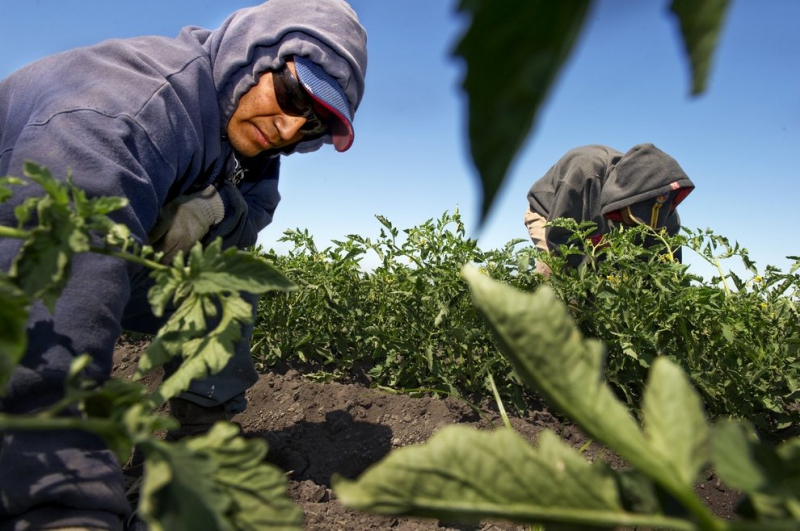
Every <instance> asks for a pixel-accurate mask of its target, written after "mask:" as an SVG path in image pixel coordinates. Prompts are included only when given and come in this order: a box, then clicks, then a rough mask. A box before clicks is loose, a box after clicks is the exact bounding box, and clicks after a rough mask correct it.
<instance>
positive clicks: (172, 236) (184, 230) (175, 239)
mask: <svg viewBox="0 0 800 531" xmlns="http://www.w3.org/2000/svg"><path fill="white" fill-rule="evenodd" d="M224 217H225V205H224V203H223V202H222V198H221V197H220V195H219V193H218V192H217V190H216V188H214V187H213V186H208V187H207V188H205V189H204V190H203V191H202V192H198V193H196V194H191V195H182V196H180V197H178V198H177V199H175V200H174V201H172V202H170V203H167V204H166V205H164V207H163V208H162V209H161V211H160V212H159V213H158V219H157V220H156V224H155V226H154V227H153V230H151V231H150V234H149V235H148V238H147V239H148V243H149V244H150V245H152V246H153V248H154V249H155V250H156V251H161V252H163V253H164V256H163V257H162V258H161V262H162V263H164V264H170V263H172V260H173V259H174V258H175V255H176V254H178V251H183V252H184V254H186V253H187V252H188V251H189V249H191V248H192V246H193V245H194V244H195V243H196V242H198V241H200V240H201V239H202V238H203V236H205V235H206V233H208V230H209V229H210V228H211V227H212V226H213V225H216V224H217V223H219V222H220V221H222V220H223V218H224Z"/></svg>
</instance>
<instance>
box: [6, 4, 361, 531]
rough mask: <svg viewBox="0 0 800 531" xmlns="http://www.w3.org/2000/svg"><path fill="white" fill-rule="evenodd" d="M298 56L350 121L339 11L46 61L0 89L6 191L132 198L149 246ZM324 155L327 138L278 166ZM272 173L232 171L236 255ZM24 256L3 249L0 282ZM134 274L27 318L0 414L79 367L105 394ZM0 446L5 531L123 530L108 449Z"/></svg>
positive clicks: (99, 271)
mask: <svg viewBox="0 0 800 531" xmlns="http://www.w3.org/2000/svg"><path fill="white" fill-rule="evenodd" d="M295 55H299V56H305V57H308V58H309V59H310V60H312V61H313V62H315V63H317V64H318V65H320V66H321V67H322V68H323V69H324V70H325V71H326V72H327V73H328V74H329V75H331V76H332V77H333V78H334V79H336V80H337V81H338V82H339V84H340V86H341V88H342V90H343V91H344V93H345V95H346V97H347V101H348V104H349V107H350V108H349V110H350V113H351V116H354V115H355V112H356V110H357V109H358V106H359V104H360V102H361V98H362V96H363V93H364V77H365V74H366V67H367V55H366V33H365V31H364V29H363V27H362V26H361V25H360V23H359V21H358V18H357V16H356V14H355V12H354V11H353V10H352V9H351V7H350V6H349V5H348V4H347V3H345V2H344V1H343V0H303V1H302V2H298V1H297V0H269V1H267V2H265V3H263V4H261V5H258V6H255V7H251V8H246V9H242V10H239V11H237V12H235V13H234V14H232V15H231V16H230V17H229V18H228V19H227V20H225V22H224V23H223V24H222V25H221V26H220V27H219V28H218V29H216V30H213V31H212V30H207V29H203V28H199V27H186V28H184V29H183V30H182V31H181V32H180V33H179V35H178V36H177V37H175V38H166V37H156V36H149V37H140V38H133V39H123V40H109V41H105V42H102V43H99V44H97V45H94V46H89V47H84V48H78V49H74V50H70V51H66V52H63V53H59V54H56V55H52V56H49V57H47V58H44V59H42V60H40V61H37V62H35V63H32V64H30V65H28V66H26V67H24V68H22V69H20V70H19V71H17V72H15V73H13V74H12V75H10V76H9V77H8V78H6V79H5V80H2V81H0V176H3V175H15V176H22V166H23V163H24V162H25V161H29V160H30V161H33V162H35V163H37V164H40V165H43V166H46V167H47V168H49V170H50V172H51V173H52V174H53V176H55V177H56V178H59V179H65V178H66V177H67V174H68V173H70V172H71V174H72V176H73V179H74V182H75V183H76V184H77V185H78V186H79V187H81V188H82V189H83V190H85V191H86V193H87V194H88V195H89V196H90V197H97V196H121V197H125V198H127V199H128V200H129V205H128V206H127V207H126V208H124V209H122V210H120V211H118V212H115V213H114V214H113V215H112V217H113V218H114V220H115V221H117V222H121V223H124V224H125V225H127V226H128V227H129V228H130V230H131V232H132V234H133V236H134V237H135V238H136V239H137V240H138V241H139V242H140V243H146V242H147V234H148V232H149V231H150V229H151V228H152V227H153V225H154V224H155V222H156V218H157V215H158V212H159V210H160V209H161V208H162V207H163V206H164V204H165V203H167V202H169V201H170V200H171V199H174V198H175V197H177V196H178V195H181V194H184V193H187V192H191V191H192V190H194V189H196V188H198V187H200V186H203V185H204V184H205V183H207V182H209V179H211V178H212V173H213V172H214V168H215V164H217V163H218V162H221V161H220V160H219V159H220V158H221V154H222V153H223V150H224V147H225V142H226V140H225V139H224V134H225V130H226V125H227V123H228V121H229V120H230V118H231V116H232V114H233V112H234V110H235V109H236V106H237V103H238V101H239V98H240V97H241V96H242V95H243V94H245V93H246V92H247V91H248V90H249V89H250V87H252V86H254V85H255V84H256V83H257V82H258V77H259V75H260V73H262V72H264V71H266V70H269V69H277V68H280V67H281V66H282V65H283V64H284V63H285V61H286V60H287V59H290V58H291V57H292V56H295ZM323 143H331V139H330V137H323V138H318V139H314V140H310V141H305V142H300V143H299V144H297V145H295V146H294V148H293V149H290V150H288V151H285V152H286V153H290V152H294V151H297V152H309V151H314V150H316V149H319V148H320V147H321V145H322V144H323ZM279 160H280V159H279V156H278V154H275V153H262V154H261V155H258V156H256V157H253V158H252V159H245V160H242V163H243V165H244V166H245V167H246V168H247V169H248V172H247V175H248V177H247V178H246V179H245V180H244V181H243V182H241V183H240V184H239V188H240V191H241V193H242V195H243V197H244V199H245V200H246V202H247V205H248V216H247V220H246V226H245V227H244V230H242V231H240V232H239V233H238V235H239V239H238V241H237V242H234V243H235V244H236V245H238V246H240V247H244V246H249V245H253V244H254V243H255V242H256V237H257V235H258V232H259V231H260V230H261V229H263V228H264V227H265V226H266V225H267V224H269V223H270V222H271V221H272V216H273V214H274V212H275V209H276V207H277V205H278V201H279V200H280V195H279V193H278V169H279ZM37 195H41V190H38V189H37V187H36V186H32V185H31V186H25V187H19V188H15V196H14V198H13V199H12V200H9V201H6V202H5V203H2V204H0V223H2V224H3V225H5V226H15V225H16V220H15V218H14V213H13V209H14V206H16V205H17V204H19V203H20V202H21V201H23V200H24V199H25V198H26V197H30V196H37ZM19 245H20V243H19V242H18V241H16V240H4V239H0V268H2V270H4V271H7V270H8V269H9V267H10V264H11V261H12V260H13V258H14V257H15V256H16V254H17V252H18V250H19ZM135 273H136V268H135V267H133V266H131V265H130V264H128V263H126V262H124V261H122V260H120V259H116V258H111V257H105V256H100V255H94V254H91V253H89V254H85V255H78V256H76V257H75V260H74V263H73V269H72V272H71V276H70V281H69V283H68V285H67V287H66V289H65V290H64V292H63V294H62V296H61V298H60V299H59V301H58V303H57V304H56V308H55V312H54V313H53V314H52V315H51V314H50V313H49V312H48V311H47V310H46V309H45V308H44V307H43V306H42V305H41V304H36V305H34V307H33V308H32V309H31V316H30V322H29V328H28V331H29V333H28V336H29V347H28V350H27V352H26V354H25V357H24V359H23V360H22V363H21V365H20V367H18V369H17V370H16V371H15V372H14V374H13V375H12V379H11V383H10V385H9V388H8V394H7V395H6V396H4V397H0V411H4V412H10V413H24V412H31V411H35V410H37V409H39V408H42V407H45V406H47V405H49V404H52V403H53V402H55V401H56V400H57V399H58V398H59V397H60V396H62V394H63V382H64V377H65V375H66V370H67V368H68V367H69V364H70V362H71V361H72V359H74V357H75V356H77V355H80V354H83V353H89V354H90V355H91V356H92V359H93V362H92V364H91V365H90V366H89V367H88V369H87V372H88V376H90V377H92V378H94V379H95V380H97V381H98V382H102V381H104V380H106V379H107V378H109V376H110V373H111V368H112V358H113V350H114V345H115V341H116V339H117V338H118V337H119V334H120V333H121V322H122V317H123V311H124V310H125V307H126V303H127V301H128V299H129V297H130V295H131V285H130V282H131V278H132V277H133V275H134V274H135ZM0 441H2V442H0V493H2V495H0V530H6V529H17V528H19V529H23V528H25V529H28V528H37V526H42V525H44V524H47V525H52V524H53V523H54V522H55V523H62V524H64V525H66V526H78V525H82V526H92V527H98V528H102V529H120V523H119V521H120V518H121V517H124V515H125V514H126V513H127V512H128V511H129V510H130V509H129V507H128V504H127V501H126V499H125V496H124V491H123V485H122V477H121V472H120V468H119V464H118V463H116V460H115V458H114V456H113V455H112V454H111V453H110V452H109V451H108V450H107V449H106V448H105V446H104V444H103V443H102V441H100V440H99V439H97V438H96V437H94V436H91V435H89V434H84V433H76V432H58V433H53V432H49V433H28V432H15V433H11V432H7V433H3V434H2V439H0ZM45 478H46V479H45ZM26 526H27V527H26Z"/></svg>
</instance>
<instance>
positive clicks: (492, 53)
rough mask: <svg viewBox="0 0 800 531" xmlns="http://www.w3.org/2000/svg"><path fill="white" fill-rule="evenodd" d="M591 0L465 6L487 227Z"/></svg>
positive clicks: (485, 1) (465, 49) (472, 137)
mask: <svg viewBox="0 0 800 531" xmlns="http://www.w3.org/2000/svg"><path fill="white" fill-rule="evenodd" d="M589 4H590V2H589V0H572V1H569V2H551V1H548V0H512V1H507V2H504V3H503V4H502V5H500V4H498V3H497V2H493V1H491V0H462V1H461V4H460V6H459V10H460V11H461V12H462V13H469V14H470V15H471V17H472V22H471V24H470V26H469V28H468V29H467V31H466V33H465V34H464V36H463V38H462V39H461V42H460V43H459V44H458V46H457V48H456V50H455V55H458V56H461V57H463V58H464V60H465V61H466V64H467V73H466V77H465V78H464V82H463V87H464V90H465V92H466V94H467V97H468V98H469V112H468V117H469V141H470V151H471V153H472V159H473V161H474V163H475V166H476V167H477V169H478V172H479V173H480V178H481V184H482V187H483V204H482V207H481V217H480V219H479V221H482V220H483V218H484V217H485V216H486V214H487V212H488V211H489V208H490V206H491V205H492V202H493V200H494V198H495V196H496V194H497V192H498V190H499V189H500V186H501V184H502V183H503V181H504V179H505V175H506V171H507V170H508V167H509V165H510V164H511V161H512V159H513V158H514V156H515V155H516V153H517V151H518V150H519V149H520V147H521V146H522V144H523V142H524V140H525V138H526V137H527V135H528V133H529V132H530V130H531V128H532V127H533V124H534V122H535V119H536V115H537V112H538V110H539V108H540V106H541V104H542V102H543V101H544V99H545V97H546V96H547V94H548V92H549V89H550V87H551V85H552V84H553V80H554V79H555V78H556V75H557V74H558V72H559V70H560V69H561V66H562V64H563V63H564V61H565V60H566V58H567V56H568V55H569V52H570V50H571V49H572V46H573V45H574V44H575V41H576V40H577V37H578V34H579V31H580V29H581V27H582V26H583V21H584V18H585V16H586V12H587V11H588V8H589Z"/></svg>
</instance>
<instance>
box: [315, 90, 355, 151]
mask: <svg viewBox="0 0 800 531" xmlns="http://www.w3.org/2000/svg"><path fill="white" fill-rule="evenodd" d="M304 86H305V85H304ZM309 94H310V95H311V99H313V100H314V112H316V113H317V116H319V117H320V118H322V119H323V120H325V123H327V124H328V127H329V128H330V130H331V139H332V140H333V147H334V148H336V151H340V152H341V151H347V150H348V149H350V146H352V145H353V139H354V138H355V131H353V127H352V126H351V125H350V122H348V121H347V120H346V119H345V118H344V117H343V116H342V114H341V113H339V112H338V111H337V110H336V109H334V108H333V107H331V106H330V105H328V104H327V103H326V102H325V101H324V100H322V99H320V98H318V97H317V96H315V95H314V94H313V93H312V92H310V91H309Z"/></svg>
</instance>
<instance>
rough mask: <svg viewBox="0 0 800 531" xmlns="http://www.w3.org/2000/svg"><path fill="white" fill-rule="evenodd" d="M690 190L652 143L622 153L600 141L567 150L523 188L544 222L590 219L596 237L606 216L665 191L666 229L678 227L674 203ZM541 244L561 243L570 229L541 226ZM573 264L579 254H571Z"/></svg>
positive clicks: (602, 231) (673, 230) (671, 161)
mask: <svg viewBox="0 0 800 531" xmlns="http://www.w3.org/2000/svg"><path fill="white" fill-rule="evenodd" d="M693 189H694V184H693V183H692V181H691V180H690V179H689V177H688V176H687V175H686V173H685V172H684V171H683V169H682V168H681V167H680V166H679V165H678V163H677V162H676V161H675V159H673V158H672V157H670V156H669V155H667V154H666V153H664V152H663V151H661V150H660V149H658V148H657V147H655V146H654V145H653V144H638V145H635V146H633V147H632V148H631V149H630V150H628V151H627V152H626V153H624V154H623V153H622V152H620V151H617V150H615V149H612V148H610V147H607V146H601V145H589V146H582V147H578V148H575V149H571V150H570V151H568V152H567V153H566V154H565V155H564V156H563V157H561V158H560V159H559V160H558V162H556V163H555V164H554V165H553V166H552V167H551V168H550V169H549V170H548V171H547V173H545V174H544V176H543V177H542V178H541V179H539V180H538V181H536V182H535V183H534V184H533V186H532V187H531V189H530V190H529V191H528V205H529V208H530V210H531V211H533V212H536V213H537V214H539V215H541V216H543V217H545V218H546V219H547V221H552V220H554V219H557V218H571V219H574V220H576V221H578V222H583V221H593V222H594V223H595V224H596V225H597V229H596V230H595V232H594V233H593V234H592V239H593V240H594V241H595V242H596V241H597V240H599V238H600V236H602V235H603V234H605V233H607V232H608V231H609V229H610V225H609V219H613V218H614V217H615V213H616V212H618V211H619V210H620V209H622V208H625V207H628V206H631V205H634V204H637V203H641V202H643V201H648V200H652V199H655V198H657V197H659V196H664V195H669V197H670V204H669V205H668V208H669V212H670V215H669V217H668V218H667V221H666V228H667V232H668V233H669V234H671V235H674V234H676V233H677V232H678V230H680V218H679V217H678V212H677V210H676V207H677V206H678V204H679V203H680V202H681V201H683V199H685V198H686V196H687V195H688V194H689V193H690V192H691V191H692V190H693ZM545 235H546V240H547V247H548V249H550V250H551V251H556V250H557V249H558V246H559V245H566V244H567V243H568V241H569V238H570V236H571V232H570V231H568V230H566V229H563V228H559V227H547V228H546V230H545ZM571 258H572V259H573V261H574V262H575V263H572V262H571V264H572V265H573V266H574V265H577V264H578V263H580V257H574V256H573V257H571Z"/></svg>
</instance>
